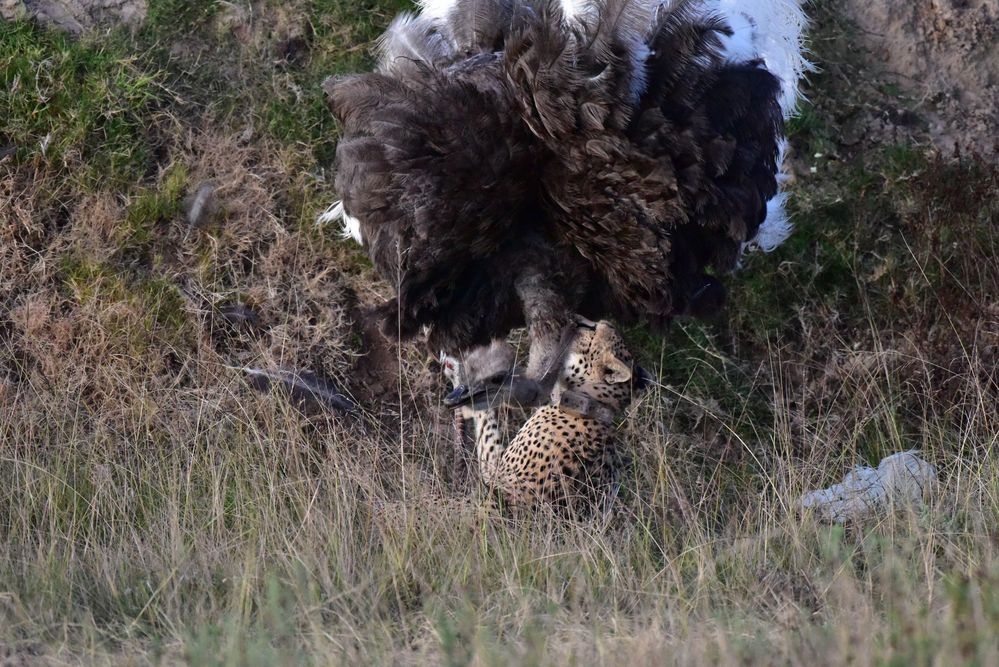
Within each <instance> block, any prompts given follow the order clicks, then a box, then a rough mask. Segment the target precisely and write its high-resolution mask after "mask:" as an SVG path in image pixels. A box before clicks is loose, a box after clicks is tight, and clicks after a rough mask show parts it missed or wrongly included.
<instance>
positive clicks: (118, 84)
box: [0, 22, 162, 188]
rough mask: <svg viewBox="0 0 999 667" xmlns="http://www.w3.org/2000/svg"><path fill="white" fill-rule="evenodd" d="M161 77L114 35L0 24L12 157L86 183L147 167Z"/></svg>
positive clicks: (119, 181) (122, 182)
mask: <svg viewBox="0 0 999 667" xmlns="http://www.w3.org/2000/svg"><path fill="white" fill-rule="evenodd" d="M161 78H162V74H161V73H160V72H158V71H155V70H149V69H146V68H144V67H143V66H142V64H141V61H140V59H138V58H136V57H135V56H133V55H130V54H129V53H128V52H127V51H126V50H125V49H124V48H123V47H122V44H121V42H120V41H119V40H118V39H116V38H114V37H111V38H108V39H101V40H99V41H98V40H97V39H96V38H95V39H92V40H84V41H80V42H74V41H71V40H69V39H68V38H66V37H65V36H63V35H60V34H57V33H53V32H48V31H45V30H43V29H40V28H37V27H35V26H33V25H30V24H28V23H24V22H12V23H6V22H5V23H0V117H3V118H4V126H3V133H4V134H5V135H6V140H7V141H9V142H11V143H12V144H13V145H14V146H15V148H16V153H15V160H16V162H17V163H20V164H31V165H34V166H35V167H36V168H38V169H41V170H45V171H50V172H52V173H54V174H58V175H59V176H60V177H70V178H71V179H73V180H76V181H78V182H81V183H83V184H84V185H85V186H87V187H91V188H93V187H97V186H104V187H125V186H127V185H128V184H129V183H131V182H134V181H136V180H140V179H141V178H143V177H144V175H145V174H146V172H147V171H148V170H149V167H150V161H151V158H152V150H153V144H154V141H153V139H152V138H151V137H150V135H149V126H150V117H151V115H152V114H153V113H154V111H155V109H156V108H157V106H158V105H159V103H160V101H161V98H162V89H161V87H160V81H161Z"/></svg>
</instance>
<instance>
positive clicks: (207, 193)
mask: <svg viewBox="0 0 999 667" xmlns="http://www.w3.org/2000/svg"><path fill="white" fill-rule="evenodd" d="M184 211H185V212H186V213H187V222H188V223H189V224H190V225H191V226H192V227H200V226H202V225H204V224H206V223H208V222H210V221H211V220H212V218H214V217H215V214H216V213H217V212H218V206H217V205H216V201H215V184H214V183H212V182H211V181H205V182H204V183H202V184H201V185H199V186H198V189H197V190H196V191H195V193H194V194H193V195H191V196H189V197H187V198H186V199H185V200H184Z"/></svg>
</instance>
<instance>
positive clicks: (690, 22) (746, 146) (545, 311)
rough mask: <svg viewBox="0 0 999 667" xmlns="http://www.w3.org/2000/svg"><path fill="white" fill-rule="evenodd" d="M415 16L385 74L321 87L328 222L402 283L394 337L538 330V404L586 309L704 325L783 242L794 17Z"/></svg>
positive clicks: (608, 9) (396, 25)
mask: <svg viewBox="0 0 999 667" xmlns="http://www.w3.org/2000/svg"><path fill="white" fill-rule="evenodd" d="M422 5H423V11H422V13H421V14H420V15H418V16H414V15H410V14H403V15H401V16H400V17H398V18H397V19H396V20H395V21H394V22H393V23H392V25H391V26H390V27H389V29H388V31H387V32H386V34H385V35H384V36H383V37H382V40H381V43H380V47H381V57H380V60H379V64H378V66H377V69H376V70H375V71H374V72H372V73H368V74H361V75H354V76H347V77H340V78H334V79H330V80H328V81H327V83H326V84H325V86H324V87H325V89H326V91H327V93H328V95H329V102H330V105H331V108H332V109H333V111H334V113H335V115H336V117H337V118H338V120H339V122H340V124H341V127H342V131H343V136H342V139H341V141H340V143H339V145H338V147H337V155H336V188H337V190H338V192H339V193H340V194H341V196H342V200H341V201H340V202H337V203H336V204H335V205H334V206H332V207H331V208H330V210H329V211H328V212H327V213H326V214H325V215H324V218H325V219H333V218H340V219H342V221H343V223H344V226H345V230H346V232H347V233H348V234H349V235H350V236H352V237H354V238H355V239H356V240H357V241H358V242H360V243H362V244H363V245H364V247H365V248H366V250H367V251H368V254H369V256H370V257H371V259H372V261H373V263H374V265H375V267H376V269H377V270H378V272H379V273H380V274H381V275H382V276H383V277H384V278H385V279H387V280H388V281H390V282H391V283H392V284H393V285H395V287H396V296H395V298H394V299H392V300H391V301H390V302H389V303H386V304H385V305H384V306H383V307H381V308H380V311H379V314H380V317H381V321H382V328H383V331H384V332H385V334H386V335H389V336H393V337H394V336H401V337H402V338H404V339H405V338H410V337H413V336H415V335H416V334H417V333H419V332H420V331H421V330H426V331H427V332H428V343H429V345H430V346H431V348H432V349H435V350H440V349H442V350H446V351H449V352H450V353H452V354H455V353H461V352H463V351H466V350H470V349H472V348H475V347H476V346H481V345H486V344H488V343H489V342H490V341H492V340H494V339H497V338H502V337H503V336H505V335H506V334H507V333H508V332H509V331H510V330H511V329H513V328H516V327H520V326H524V325H526V326H527V327H528V331H529V336H530V340H531V350H530V356H529V362H528V368H527V376H528V378H529V379H531V380H533V381H536V382H537V384H536V385H534V386H533V387H532V386H531V383H530V382H528V383H527V384H526V385H523V384H522V385H521V387H520V390H519V394H520V399H521V400H523V401H526V402H528V403H530V402H538V401H541V400H544V399H545V398H547V393H548V392H549V391H550V389H551V386H552V384H553V383H554V380H555V376H556V375H557V372H558V368H559V362H560V360H559V354H560V351H561V350H564V347H565V343H564V339H565V337H566V335H567V334H566V332H567V331H570V330H571V329H572V324H571V322H572V315H573V314H574V313H578V314H580V315H582V316H584V317H587V318H590V319H600V318H612V319H615V320H617V321H618V322H621V323H633V322H645V323H647V324H650V325H653V326H655V327H665V326H666V325H667V324H668V323H669V322H670V320H671V319H672V318H673V317H675V316H677V315H685V314H693V315H707V314H710V313H711V312H713V311H715V310H717V309H718V307H720V305H721V304H722V302H723V300H724V288H723V287H722V285H721V283H720V282H719V280H718V278H717V276H719V275H721V274H724V273H726V272H729V271H731V270H732V269H734V268H735V266H736V265H737V263H738V260H739V257H740V254H741V253H742V251H743V250H744V248H746V247H747V246H748V245H752V244H754V243H755V244H756V245H759V246H762V247H763V248H764V249H770V248H772V247H775V246H776V245H777V244H778V243H779V242H780V241H782V240H783V238H784V237H786V236H787V233H788V232H789V225H788V223H787V220H786V217H785V216H784V213H783V209H782V205H783V197H782V195H781V194H779V191H778V172H779V165H780V162H781V159H782V151H783V144H784V139H783V137H784V134H783V132H784V130H783V120H784V118H785V116H786V114H788V113H789V112H790V111H791V109H792V108H793V106H794V103H795V99H796V90H797V82H798V78H799V76H800V74H801V72H802V71H803V69H804V68H805V66H806V63H805V61H804V60H803V59H802V57H801V53H800V38H801V29H802V24H803V21H804V19H803V16H802V14H801V10H800V8H799V6H798V4H797V2H796V0H743V1H742V2H737V1H736V0H699V1H694V0H674V1H673V2H669V1H656V0H595V1H592V2H586V1H585V0H562V2H558V1H556V0H424V2H423V3H422ZM511 386H513V385H512V384H511ZM525 386H526V387H527V388H526V389H525V388H524V387H525ZM466 398H467V397H466Z"/></svg>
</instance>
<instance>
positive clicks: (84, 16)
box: [0, 0, 148, 34]
mask: <svg viewBox="0 0 999 667" xmlns="http://www.w3.org/2000/svg"><path fill="white" fill-rule="evenodd" d="M147 10H148V5H147V3H146V0H0V18H3V19H5V20H8V21H10V20H13V19H16V18H22V17H31V18H32V19H34V20H36V21H38V22H39V23H41V24H42V25H44V26H47V27H50V28H55V29H57V30H65V31H66V32H71V33H73V34H80V33H82V32H85V31H87V30H90V29H92V28H95V27H97V26H100V25H108V24H119V23H123V24H125V25H129V26H138V25H139V24H140V23H142V21H143V19H145V18H146V12H147Z"/></svg>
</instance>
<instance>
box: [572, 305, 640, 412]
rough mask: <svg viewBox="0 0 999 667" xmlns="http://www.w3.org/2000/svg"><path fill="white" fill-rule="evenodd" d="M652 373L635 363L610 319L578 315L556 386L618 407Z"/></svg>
mask: <svg viewBox="0 0 999 667" xmlns="http://www.w3.org/2000/svg"><path fill="white" fill-rule="evenodd" d="M651 379H652V378H651V376H650V375H649V374H648V372H646V371H645V370H644V369H643V368H642V367H640V366H638V365H637V364H635V360H634V357H632V355H631V352H630V351H629V350H628V347H627V346H626V345H625V342H624V338H623V337H622V336H621V334H620V333H619V332H618V331H617V329H615V328H614V325H613V324H611V323H610V322H607V321H604V320H601V321H600V322H590V321H589V320H585V319H582V318H579V320H578V332H577V334H576V337H575V339H574V340H573V343H572V345H571V347H570V348H569V351H568V353H567V354H566V359H565V365H564V366H563V369H562V375H561V377H560V381H559V385H560V386H561V387H562V388H563V389H569V390H572V391H575V392H579V393H581V394H585V395H586V396H588V397H590V398H592V399H595V400H598V401H600V402H602V403H606V404H608V405H610V406H611V407H614V408H617V409H621V408H624V407H625V406H627V405H628V403H630V402H631V398H632V396H633V395H634V394H635V393H638V392H640V391H642V390H644V389H645V388H646V387H647V386H648V384H649V382H650V381H651Z"/></svg>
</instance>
